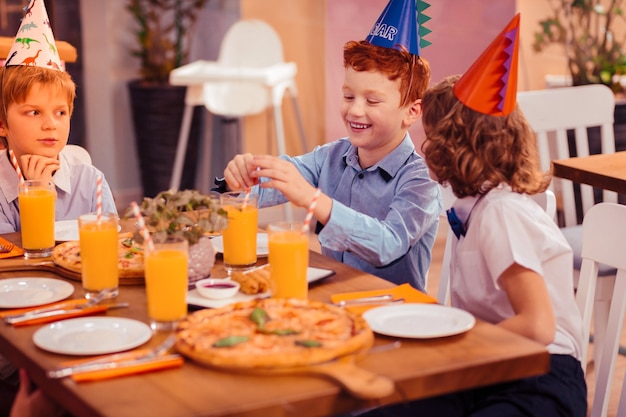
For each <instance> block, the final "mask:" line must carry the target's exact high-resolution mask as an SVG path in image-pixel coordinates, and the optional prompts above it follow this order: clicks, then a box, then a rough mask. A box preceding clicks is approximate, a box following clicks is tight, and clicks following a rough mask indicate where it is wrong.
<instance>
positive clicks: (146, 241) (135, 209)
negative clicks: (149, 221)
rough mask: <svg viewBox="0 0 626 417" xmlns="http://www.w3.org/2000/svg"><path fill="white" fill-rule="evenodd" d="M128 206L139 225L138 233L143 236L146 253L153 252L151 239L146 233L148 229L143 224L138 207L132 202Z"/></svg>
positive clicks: (148, 233)
mask: <svg viewBox="0 0 626 417" xmlns="http://www.w3.org/2000/svg"><path fill="white" fill-rule="evenodd" d="M130 205H131V207H132V209H133V214H134V215H135V218H136V219H137V224H139V232H140V233H141V235H142V236H143V241H144V244H145V245H146V246H147V248H148V251H153V250H154V243H152V237H150V232H149V231H148V228H147V227H146V222H144V220H143V216H142V215H141V211H139V206H138V205H137V203H135V202H134V201H133V202H132V203H130Z"/></svg>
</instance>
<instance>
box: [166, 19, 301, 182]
mask: <svg viewBox="0 0 626 417" xmlns="http://www.w3.org/2000/svg"><path fill="white" fill-rule="evenodd" d="M296 72H297V67H296V64H295V63H294V62H284V59H283V50H282V43H281V41H280V38H279V37H278V34H277V33H276V32H275V31H274V29H273V28H272V27H271V26H270V25H268V24H267V23H265V22H263V21H260V20H240V21H238V22H237V23H235V24H234V25H233V26H232V27H231V28H230V29H229V30H228V31H227V33H226V35H225V37H224V39H223V41H222V44H221V47H220V53H219V57H218V60H217V61H216V62H215V61H203V60H200V61H195V62H193V63H191V64H188V65H184V66H182V67H179V68H177V69H175V70H173V71H172V72H171V73H170V83H171V84H173V85H186V86H187V94H186V97H185V111H184V113H183V121H182V125H181V128H180V134H179V138H178V147H177V149H176V158H175V160H174V167H173V170H172V179H171V182H170V188H172V189H176V190H177V189H178V188H179V187H180V180H181V176H182V170H183V163H184V160H185V152H186V149H187V141H188V136H189V128H190V124H191V118H192V114H193V107H194V106H199V105H204V106H205V107H206V108H207V110H208V111H209V112H211V113H213V114H216V115H222V116H227V117H242V116H246V115H252V114H257V113H260V112H262V111H264V110H265V109H267V108H270V107H271V108H272V109H273V114H274V125H275V126H274V127H275V132H276V145H277V150H278V153H279V154H285V153H286V151H285V137H284V136H285V134H284V129H283V119H282V101H283V96H284V95H285V94H288V95H289V96H291V98H292V102H293V106H294V109H295V114H296V118H297V122H298V129H299V131H300V137H301V140H302V147H303V152H306V151H307V150H308V146H307V143H306V138H305V136H304V128H303V125H302V120H301V116H300V110H299V106H298V101H297V90H296V84H295V75H296ZM209 132H210V131H209ZM209 137H210V136H209ZM211 142H212V140H211ZM211 148H212V143H205V144H204V146H203V149H204V152H203V153H204V155H203V156H202V161H203V163H202V164H201V165H200V167H201V172H200V176H199V178H200V181H202V182H203V183H204V184H203V186H201V187H199V188H200V189H208V188H210V187H209V185H208V184H209V181H210V178H209V165H210V161H211V150H212V149H211Z"/></svg>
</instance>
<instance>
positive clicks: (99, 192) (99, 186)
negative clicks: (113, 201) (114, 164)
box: [96, 175, 102, 222]
mask: <svg viewBox="0 0 626 417" xmlns="http://www.w3.org/2000/svg"><path fill="white" fill-rule="evenodd" d="M96 217H97V218H98V222H100V221H101V220H102V176H101V175H98V176H97V177H96Z"/></svg>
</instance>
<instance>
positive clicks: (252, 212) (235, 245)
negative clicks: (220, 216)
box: [220, 191, 259, 273]
mask: <svg viewBox="0 0 626 417" xmlns="http://www.w3.org/2000/svg"><path fill="white" fill-rule="evenodd" d="M220 203H221V206H222V208H223V209H224V210H225V211H226V212H227V213H228V227H226V229H224V230H223V231H222V239H223V241H224V253H223V255H224V268H225V269H226V270H227V271H228V272H229V273H230V272H232V271H244V270H246V269H250V268H253V267H254V266H255V265H256V236H257V229H258V220H259V210H258V208H257V198H256V196H249V197H248V198H246V195H245V193H241V192H239V191H234V192H227V193H223V194H222V195H221V196H220Z"/></svg>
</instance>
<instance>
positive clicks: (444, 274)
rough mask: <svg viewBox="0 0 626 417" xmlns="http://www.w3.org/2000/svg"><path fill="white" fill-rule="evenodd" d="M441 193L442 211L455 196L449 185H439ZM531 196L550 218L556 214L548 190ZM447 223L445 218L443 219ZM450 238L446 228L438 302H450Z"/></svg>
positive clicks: (552, 195) (550, 193)
mask: <svg viewBox="0 0 626 417" xmlns="http://www.w3.org/2000/svg"><path fill="white" fill-rule="evenodd" d="M441 192H442V195H443V203H444V204H443V206H444V213H445V210H448V209H449V208H450V207H452V205H453V204H454V200H455V199H456V197H455V196H454V194H453V193H452V189H451V188H450V187H441ZM531 198H532V199H533V200H534V201H535V202H536V203H537V204H539V206H541V207H542V208H543V209H544V210H545V211H546V213H548V215H549V216H550V217H552V218H555V216H556V197H555V195H554V193H553V192H552V191H550V190H546V191H545V192H543V193H539V194H534V195H532V196H531ZM445 221H446V223H447V220H445ZM452 239H456V237H455V236H454V233H453V232H452V229H451V228H448V235H447V236H446V246H445V248H444V250H443V260H442V262H441V274H440V275H439V288H438V289H437V301H438V302H439V304H444V305H445V304H448V303H449V302H450V258H451V257H452Z"/></svg>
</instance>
